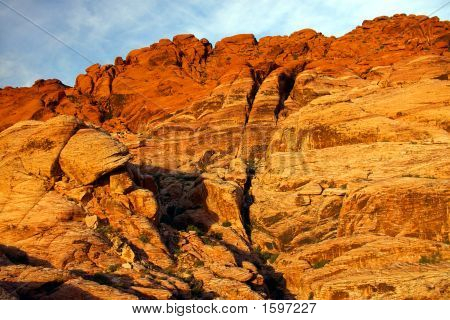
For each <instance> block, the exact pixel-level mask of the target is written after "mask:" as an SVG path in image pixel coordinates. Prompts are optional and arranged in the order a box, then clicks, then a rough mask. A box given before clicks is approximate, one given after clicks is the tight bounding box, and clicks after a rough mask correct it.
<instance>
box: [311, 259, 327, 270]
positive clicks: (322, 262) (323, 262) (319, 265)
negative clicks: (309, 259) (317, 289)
mask: <svg viewBox="0 0 450 320" xmlns="http://www.w3.org/2000/svg"><path fill="white" fill-rule="evenodd" d="M329 262H330V260H326V259H324V260H319V261H317V262H314V263H313V264H312V267H313V268H314V269H320V268H323V267H325V265H326V264H328V263H329Z"/></svg>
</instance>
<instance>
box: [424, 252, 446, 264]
mask: <svg viewBox="0 0 450 320" xmlns="http://www.w3.org/2000/svg"><path fill="white" fill-rule="evenodd" d="M440 261H441V253H440V252H435V253H433V254H432V255H431V256H420V259H419V263H420V264H434V263H438V262H440Z"/></svg>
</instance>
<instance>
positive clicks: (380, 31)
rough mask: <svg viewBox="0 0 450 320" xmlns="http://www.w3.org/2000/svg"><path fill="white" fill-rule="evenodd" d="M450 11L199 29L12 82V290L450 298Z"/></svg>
mask: <svg viewBox="0 0 450 320" xmlns="http://www.w3.org/2000/svg"><path fill="white" fill-rule="evenodd" d="M449 41H450V23H449V22H447V21H439V19H438V18H436V17H433V18H428V17H425V16H412V15H410V16H406V15H395V16H393V17H379V18H376V19H374V20H372V21H364V22H363V24H362V25H361V26H358V27H357V28H356V29H354V30H353V31H351V32H349V33H348V34H346V35H344V36H342V37H340V38H335V37H326V36H324V35H322V34H320V33H317V32H315V31H313V30H310V29H306V30H301V31H298V32H295V33H293V34H291V35H290V36H276V37H264V38H261V39H259V40H256V39H255V37H254V36H253V35H250V34H243V35H237V36H233V37H229V38H225V39H222V40H221V41H219V42H218V43H216V44H215V45H214V46H213V45H212V44H210V43H209V42H208V40H206V39H201V40H198V39H197V38H195V36H193V35H178V36H176V37H174V38H173V39H172V40H168V39H163V40H160V41H159V42H158V43H155V44H153V45H151V46H149V47H146V48H142V49H138V50H133V51H131V52H130V53H129V54H128V56H127V57H126V58H125V59H123V58H121V57H118V58H117V59H116V61H115V63H114V65H105V66H100V65H93V66H90V67H88V68H87V69H86V73H85V74H82V75H79V76H78V77H77V79H76V83H75V86H74V87H73V88H71V87H67V86H65V85H63V84H62V83H61V82H59V81H58V80H38V81H36V83H35V84H34V85H33V86H32V87H31V88H9V87H8V88H4V89H1V90H0V128H2V129H4V130H3V131H2V132H1V133H0V162H1V165H0V177H1V179H0V180H1V181H0V234H1V236H0V289H1V290H0V297H2V298H3V297H4V298H29V297H34V298H45V299H60V298H75V299H77V298H82V299H87V298H98V299H107V298H112V299H137V298H151V299H169V298H171V299H176V298H202V299H204V298H222V299H266V298H298V299H363V298H364V299H448V298H450V289H449V288H450V282H449V280H448V279H449V275H450V216H449V212H450V211H449V204H450V161H449V155H450V133H449V132H450V111H449V110H450V109H449V105H450V89H449V82H448V74H449V70H448V67H449V61H450V53H449Z"/></svg>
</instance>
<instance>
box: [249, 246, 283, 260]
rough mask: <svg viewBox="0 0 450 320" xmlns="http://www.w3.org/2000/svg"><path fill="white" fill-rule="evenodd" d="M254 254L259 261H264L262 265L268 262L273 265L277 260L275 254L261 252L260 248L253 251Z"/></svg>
mask: <svg viewBox="0 0 450 320" xmlns="http://www.w3.org/2000/svg"><path fill="white" fill-rule="evenodd" d="M255 252H256V254H258V256H259V257H260V259H261V260H262V261H264V263H267V262H270V263H274V262H275V261H276V260H277V258H278V254H277V253H271V252H268V251H261V248H260V247H258V248H256V249H255Z"/></svg>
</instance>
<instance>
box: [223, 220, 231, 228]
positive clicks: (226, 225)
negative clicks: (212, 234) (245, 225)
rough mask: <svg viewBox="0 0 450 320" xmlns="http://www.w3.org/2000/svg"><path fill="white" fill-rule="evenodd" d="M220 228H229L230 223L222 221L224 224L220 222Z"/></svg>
mask: <svg viewBox="0 0 450 320" xmlns="http://www.w3.org/2000/svg"><path fill="white" fill-rule="evenodd" d="M222 227H225V228H229V227H231V222H230V221H228V220H227V221H224V222H222Z"/></svg>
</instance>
